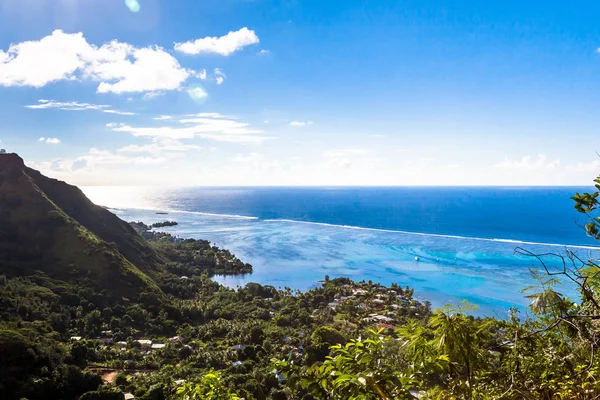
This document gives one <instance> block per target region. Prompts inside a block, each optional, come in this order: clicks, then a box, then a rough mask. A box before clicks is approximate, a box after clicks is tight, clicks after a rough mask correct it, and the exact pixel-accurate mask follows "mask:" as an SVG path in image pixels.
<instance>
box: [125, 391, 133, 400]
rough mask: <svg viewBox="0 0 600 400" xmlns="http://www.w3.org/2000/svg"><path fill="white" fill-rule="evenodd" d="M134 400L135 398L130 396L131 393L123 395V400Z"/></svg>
mask: <svg viewBox="0 0 600 400" xmlns="http://www.w3.org/2000/svg"><path fill="white" fill-rule="evenodd" d="M132 399H135V396H134V395H132V394H131V393H125V400H132Z"/></svg>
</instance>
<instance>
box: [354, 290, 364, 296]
mask: <svg viewBox="0 0 600 400" xmlns="http://www.w3.org/2000/svg"><path fill="white" fill-rule="evenodd" d="M352 293H354V295H356V296H362V295H365V294H367V293H368V292H367V291H366V290H365V289H354V290H353V291H352Z"/></svg>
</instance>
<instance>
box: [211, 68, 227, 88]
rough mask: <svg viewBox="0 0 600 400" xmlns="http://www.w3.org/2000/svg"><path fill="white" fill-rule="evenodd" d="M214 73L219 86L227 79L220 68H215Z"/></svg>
mask: <svg viewBox="0 0 600 400" xmlns="http://www.w3.org/2000/svg"><path fill="white" fill-rule="evenodd" d="M214 72H215V77H216V78H215V79H216V81H217V85H220V84H221V83H223V81H224V80H225V78H227V75H225V73H224V72H223V70H222V69H220V68H215V71H214Z"/></svg>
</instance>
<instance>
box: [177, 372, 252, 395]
mask: <svg viewBox="0 0 600 400" xmlns="http://www.w3.org/2000/svg"><path fill="white" fill-rule="evenodd" d="M177 395H178V396H179V399H181V400H240V398H239V397H238V396H237V395H236V394H234V393H231V392H230V391H229V389H227V387H226V386H225V385H224V384H223V382H222V378H221V374H220V373H219V372H216V371H211V372H209V373H207V374H206V375H204V376H203V377H202V378H201V379H200V382H199V383H198V384H194V383H192V382H186V383H184V384H183V386H181V387H180V388H179V389H177Z"/></svg>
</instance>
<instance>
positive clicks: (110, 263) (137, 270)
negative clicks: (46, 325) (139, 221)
mask: <svg viewBox="0 0 600 400" xmlns="http://www.w3.org/2000/svg"><path fill="white" fill-rule="evenodd" d="M161 262H162V258H161V257H160V256H159V255H158V254H157V253H156V252H155V251H154V250H153V249H152V248H151V247H150V246H149V245H148V244H147V243H146V242H145V241H144V240H143V239H142V238H141V237H140V236H139V235H138V234H137V233H136V232H135V231H134V230H133V229H132V228H131V227H130V226H129V225H128V224H126V223H125V222H123V221H121V220H120V219H119V218H118V217H116V216H115V215H113V214H112V213H110V212H109V211H107V210H105V209H103V208H102V207H98V206H96V205H94V204H93V203H92V202H91V201H89V200H88V199H87V198H86V197H85V195H84V194H83V193H82V192H81V191H80V190H79V189H78V188H76V187H74V186H71V185H68V184H66V183H64V182H61V181H57V180H54V179H49V178H46V177H44V176H43V175H42V174H40V173H39V172H37V171H35V170H32V169H30V168H28V167H26V166H25V165H24V163H23V160H22V159H21V158H20V157H19V156H18V155H16V154H2V155H0V273H3V274H6V275H8V276H11V275H12V276H16V275H19V276H23V275H35V274H39V273H40V272H42V273H44V274H46V275H47V276H48V277H50V278H52V279H58V280H62V281H65V282H70V283H77V284H82V285H85V287H87V288H90V289H91V290H93V291H94V292H96V293H100V294H102V295H104V296H107V299H121V298H129V299H133V298H138V297H139V296H140V294H142V293H144V292H145V293H148V294H154V295H157V296H162V293H161V291H160V289H159V288H158V286H157V285H156V284H155V283H154V281H153V280H152V279H151V278H150V277H149V276H148V274H151V273H152V271H153V270H155V269H157V268H159V266H160V264H161Z"/></svg>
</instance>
